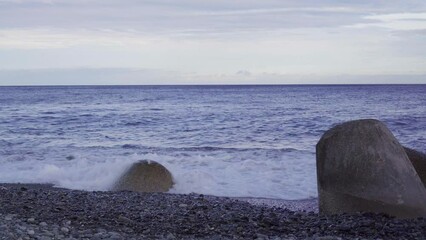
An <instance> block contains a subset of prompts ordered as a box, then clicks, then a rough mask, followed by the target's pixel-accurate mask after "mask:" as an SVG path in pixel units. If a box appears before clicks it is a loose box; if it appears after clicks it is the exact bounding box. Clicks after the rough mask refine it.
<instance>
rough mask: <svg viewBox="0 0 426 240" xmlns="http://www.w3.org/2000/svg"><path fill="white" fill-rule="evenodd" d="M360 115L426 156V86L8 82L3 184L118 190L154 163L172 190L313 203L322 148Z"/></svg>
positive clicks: (2, 98)
mask: <svg viewBox="0 0 426 240" xmlns="http://www.w3.org/2000/svg"><path fill="white" fill-rule="evenodd" d="M360 118H376V119H379V120H381V121H383V122H385V123H386V124H387V126H388V127H389V128H390V129H391V130H392V131H393V133H394V135H395V136H396V137H397V138H398V140H399V141H400V142H401V143H402V144H404V145H405V146H408V147H412V148H415V149H417V150H420V151H426V85H368V86H367V85H364V86H360V85H340V86H65V87H62V86H61V87H53V86H52V87H0V182H9V183H12V182H13V183H15V182H21V183H53V184H55V185H56V186H58V187H65V188H70V189H83V190H108V189H109V188H110V187H111V185H112V184H113V183H114V181H115V180H116V179H117V178H118V177H119V176H120V175H121V174H122V173H123V171H125V169H126V168H128V167H129V166H130V165H131V164H132V163H133V162H135V161H137V160H141V159H148V160H154V161H157V162H159V163H161V164H162V165H164V166H165V167H166V168H167V169H169V170H170V172H171V173H172V175H173V177H174V180H175V182H176V184H175V186H174V188H173V189H172V190H171V191H170V192H172V193H191V192H195V193H203V194H210V195H217V196H229V197H262V198H278V199H305V198H311V197H315V196H317V186H316V168H315V144H316V143H317V142H318V140H319V138H320V137H321V135H322V134H323V133H324V131H326V130H327V129H329V128H330V127H332V126H334V125H336V124H338V123H341V122H343V121H348V120H354V119H360Z"/></svg>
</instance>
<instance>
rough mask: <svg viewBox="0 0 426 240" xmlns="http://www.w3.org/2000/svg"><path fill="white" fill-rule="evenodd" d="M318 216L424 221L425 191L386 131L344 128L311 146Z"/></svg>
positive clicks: (357, 125) (370, 123)
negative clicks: (373, 216)
mask: <svg viewBox="0 0 426 240" xmlns="http://www.w3.org/2000/svg"><path fill="white" fill-rule="evenodd" d="M316 155H317V156H316V158H317V178H318V194H319V211H320V213H322V214H338V213H353V212H381V213H387V214H389V215H393V216H396V217H402V218H409V217H419V216H426V189H425V187H424V186H423V183H422V182H421V180H420V178H419V176H418V175H417V173H416V171H415V169H414V167H413V165H412V164H411V162H410V160H409V159H408V157H407V154H406V153H405V151H404V148H403V147H402V146H401V145H400V144H399V142H398V141H397V140H396V138H395V137H394V136H393V134H392V133H391V132H390V130H389V129H388V128H387V127H386V126H385V124H383V123H382V122H380V121H378V120H373V119H365V120H356V121H350V122H346V123H343V124H340V125H337V126H335V127H333V128H332V129H330V130H328V131H327V132H325V133H324V135H323V136H322V138H321V139H320V141H319V142H318V144H317V146H316Z"/></svg>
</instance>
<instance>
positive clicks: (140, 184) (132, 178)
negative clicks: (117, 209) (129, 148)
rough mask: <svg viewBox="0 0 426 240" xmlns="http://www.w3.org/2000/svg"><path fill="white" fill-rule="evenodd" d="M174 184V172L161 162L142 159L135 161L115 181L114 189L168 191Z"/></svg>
mask: <svg viewBox="0 0 426 240" xmlns="http://www.w3.org/2000/svg"><path fill="white" fill-rule="evenodd" d="M172 186H173V178H172V174H171V173H170V172H169V171H168V170H167V169H166V168H165V167H164V166H163V165H161V164H159V163H157V162H154V161H146V160H142V161H139V162H136V163H134V164H133V165H132V166H131V167H130V168H129V169H128V170H127V171H126V172H125V173H124V174H123V175H122V176H121V177H120V178H119V179H118V181H117V182H116V183H115V185H114V186H113V188H112V190H114V191H123V190H127V191H134V192H167V191H169V189H170V188H171V187H172Z"/></svg>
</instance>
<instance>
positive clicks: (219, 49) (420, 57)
mask: <svg viewBox="0 0 426 240" xmlns="http://www.w3.org/2000/svg"><path fill="white" fill-rule="evenodd" d="M321 83H328V84H330V83H331V84H347V83H350V84H357V83H423V84H426V1H425V0H406V1H402V0H398V1H396V0H357V1H349V0H339V1H337V0H294V1H293V0H291V1H286V0H261V1H260V0H256V1H255V0H234V1H232V0H203V1H200V0H147V1H144V0H115V1H113V0H0V85H70V84H78V85H86V84H88V85H92V84H116V85H120V84H321Z"/></svg>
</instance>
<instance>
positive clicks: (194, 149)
mask: <svg viewBox="0 0 426 240" xmlns="http://www.w3.org/2000/svg"><path fill="white" fill-rule="evenodd" d="M121 148H123V149H143V150H166V151H185V152H186V151H188V152H214V151H236V152H247V151H278V152H310V151H307V150H302V149H297V148H259V147H248V148H238V147H213V146H201V147H150V146H143V145H137V144H124V145H121Z"/></svg>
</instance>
